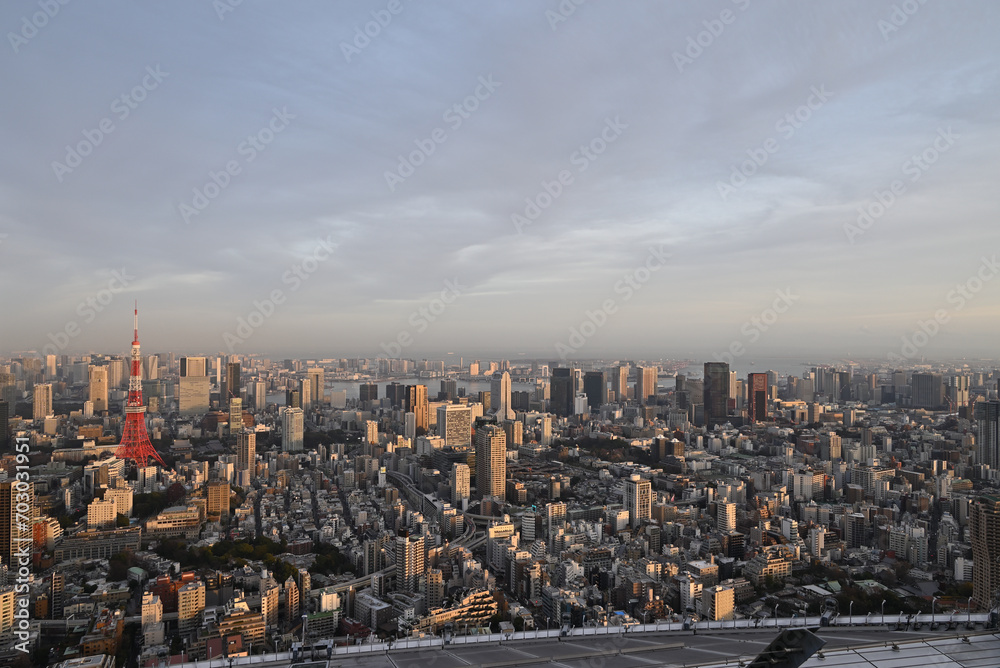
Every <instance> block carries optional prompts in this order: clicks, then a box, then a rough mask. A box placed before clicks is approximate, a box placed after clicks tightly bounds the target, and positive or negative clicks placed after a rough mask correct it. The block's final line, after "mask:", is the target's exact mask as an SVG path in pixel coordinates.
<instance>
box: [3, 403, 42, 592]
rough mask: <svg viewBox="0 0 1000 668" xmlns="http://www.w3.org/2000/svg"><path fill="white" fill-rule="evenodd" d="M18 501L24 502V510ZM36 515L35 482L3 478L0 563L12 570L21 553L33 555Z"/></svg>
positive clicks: (16, 564)
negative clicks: (33, 524) (19, 508)
mask: <svg viewBox="0 0 1000 668" xmlns="http://www.w3.org/2000/svg"><path fill="white" fill-rule="evenodd" d="M36 387H37V386H36ZM19 504H24V505H21V506H20V507H21V510H18V506H19ZM25 507H27V510H26V511H25ZM34 517H35V487H34V485H33V484H32V483H30V482H24V481H23V480H8V481H6V482H0V563H3V564H4V565H5V566H7V568H8V569H9V570H10V571H12V572H16V571H17V569H18V554H19V553H20V554H27V555H28V556H29V557H30V556H31V539H32V534H31V526H32V522H33V520H34Z"/></svg>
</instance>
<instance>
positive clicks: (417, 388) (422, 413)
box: [405, 385, 431, 434]
mask: <svg viewBox="0 0 1000 668" xmlns="http://www.w3.org/2000/svg"><path fill="white" fill-rule="evenodd" d="M405 410H406V412H408V413H413V420H414V429H415V433H417V434H426V433H427V428H428V427H429V426H430V422H431V417H430V403H429V402H428V399H427V386H426V385H407V386H406V408H405Z"/></svg>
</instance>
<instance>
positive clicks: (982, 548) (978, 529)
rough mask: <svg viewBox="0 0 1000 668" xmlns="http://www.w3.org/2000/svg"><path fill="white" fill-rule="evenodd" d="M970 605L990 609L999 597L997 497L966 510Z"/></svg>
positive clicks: (983, 498) (999, 498)
mask: <svg viewBox="0 0 1000 668" xmlns="http://www.w3.org/2000/svg"><path fill="white" fill-rule="evenodd" d="M969 536H970V539H971V542H972V602H973V605H975V607H976V608H978V609H979V610H991V609H993V607H994V606H995V605H996V603H997V598H996V597H997V596H998V595H1000V496H981V497H979V498H977V499H976V500H975V501H973V502H972V504H971V506H970V507H969Z"/></svg>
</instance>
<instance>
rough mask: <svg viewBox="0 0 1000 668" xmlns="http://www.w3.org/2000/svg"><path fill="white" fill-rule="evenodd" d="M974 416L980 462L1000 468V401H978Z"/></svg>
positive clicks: (993, 467)
mask: <svg viewBox="0 0 1000 668" xmlns="http://www.w3.org/2000/svg"><path fill="white" fill-rule="evenodd" d="M973 416H974V417H975V419H976V450H977V454H978V459H979V463H980V464H986V465H987V466H989V467H990V468H992V469H997V468H1000V401H978V402H976V404H975V408H974V409H973ZM998 584H1000V583H998Z"/></svg>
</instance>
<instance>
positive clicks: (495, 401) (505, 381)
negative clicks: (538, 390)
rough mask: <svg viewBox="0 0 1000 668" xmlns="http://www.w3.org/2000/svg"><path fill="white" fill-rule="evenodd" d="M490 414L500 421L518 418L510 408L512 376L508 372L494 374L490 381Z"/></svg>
mask: <svg viewBox="0 0 1000 668" xmlns="http://www.w3.org/2000/svg"><path fill="white" fill-rule="evenodd" d="M490 412H491V413H493V414H494V415H496V418H497V420H498V421H507V420H513V419H515V418H516V417H517V416H516V415H515V413H514V410H513V409H512V408H511V406H510V374H509V373H507V372H506V371H496V372H494V373H493V378H492V379H491V380H490Z"/></svg>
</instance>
